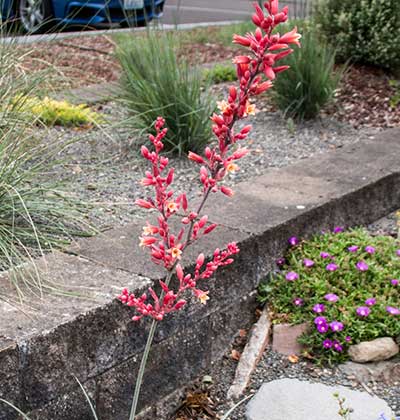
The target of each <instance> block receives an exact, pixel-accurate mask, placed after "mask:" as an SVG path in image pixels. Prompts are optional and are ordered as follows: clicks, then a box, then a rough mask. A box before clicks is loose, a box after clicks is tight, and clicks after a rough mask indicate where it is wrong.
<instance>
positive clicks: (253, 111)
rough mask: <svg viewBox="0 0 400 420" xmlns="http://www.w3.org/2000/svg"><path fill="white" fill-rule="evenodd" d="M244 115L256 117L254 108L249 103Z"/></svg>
mask: <svg viewBox="0 0 400 420" xmlns="http://www.w3.org/2000/svg"><path fill="white" fill-rule="evenodd" d="M245 114H246V115H256V106H255V105H254V104H251V103H250V102H247V104H246V110H245Z"/></svg>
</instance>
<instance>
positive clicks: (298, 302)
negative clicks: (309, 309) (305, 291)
mask: <svg viewBox="0 0 400 420" xmlns="http://www.w3.org/2000/svg"><path fill="white" fill-rule="evenodd" d="M293 304H294V305H296V306H303V305H304V300H303V299H301V298H299V297H297V298H294V299H293Z"/></svg>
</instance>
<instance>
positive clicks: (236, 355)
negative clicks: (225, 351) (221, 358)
mask: <svg viewBox="0 0 400 420" xmlns="http://www.w3.org/2000/svg"><path fill="white" fill-rule="evenodd" d="M241 355H242V353H240V352H238V351H237V350H232V352H231V358H232V360H235V361H236V362H237V361H239V359H240V356H241Z"/></svg>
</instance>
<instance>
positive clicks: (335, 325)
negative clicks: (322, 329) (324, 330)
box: [329, 321, 344, 332]
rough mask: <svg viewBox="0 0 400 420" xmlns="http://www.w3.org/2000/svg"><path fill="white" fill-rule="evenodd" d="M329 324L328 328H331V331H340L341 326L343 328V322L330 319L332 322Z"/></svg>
mask: <svg viewBox="0 0 400 420" xmlns="http://www.w3.org/2000/svg"><path fill="white" fill-rule="evenodd" d="M329 326H330V328H331V330H332V331H333V332H338V331H342V330H343V328H344V326H343V324H342V323H341V322H339V321H332V322H331V323H330V324H329Z"/></svg>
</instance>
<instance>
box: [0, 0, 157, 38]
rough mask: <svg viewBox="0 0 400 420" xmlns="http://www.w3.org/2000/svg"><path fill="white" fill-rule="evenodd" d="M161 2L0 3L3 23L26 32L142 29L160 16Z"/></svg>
mask: <svg viewBox="0 0 400 420" xmlns="http://www.w3.org/2000/svg"><path fill="white" fill-rule="evenodd" d="M164 2H165V0H0V4H1V15H2V20H3V21H10V20H11V21H16V20H18V21H19V22H20V24H21V27H22V29H23V30H24V31H25V32H28V33H35V32H40V31H43V30H44V29H48V27H49V26H54V25H55V24H57V25H58V26H65V25H80V26H81V25H83V26H94V27H98V26H103V25H114V24H120V25H135V26H144V25H146V23H147V22H149V21H151V20H152V19H153V18H159V17H161V16H162V12H163V7H164Z"/></svg>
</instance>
